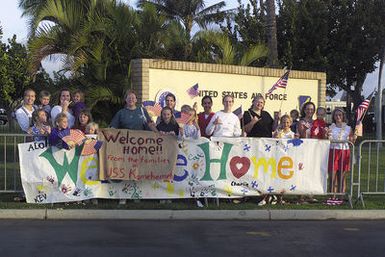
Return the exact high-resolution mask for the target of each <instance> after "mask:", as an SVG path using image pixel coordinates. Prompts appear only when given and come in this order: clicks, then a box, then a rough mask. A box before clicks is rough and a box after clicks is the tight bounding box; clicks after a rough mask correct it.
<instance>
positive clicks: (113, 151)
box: [98, 129, 178, 180]
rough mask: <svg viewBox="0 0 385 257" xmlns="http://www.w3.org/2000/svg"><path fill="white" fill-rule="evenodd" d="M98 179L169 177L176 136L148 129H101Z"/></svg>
mask: <svg viewBox="0 0 385 257" xmlns="http://www.w3.org/2000/svg"><path fill="white" fill-rule="evenodd" d="M98 137H99V140H101V141H103V146H102V149H101V150H100V155H99V156H100V177H101V179H119V180H161V179H167V180H172V177H173V175H174V169H175V163H176V157H177V149H178V147H177V141H176V138H175V136H171V135H159V134H156V133H154V132H149V131H135V130H127V129H102V130H101V131H100V132H99V134H98Z"/></svg>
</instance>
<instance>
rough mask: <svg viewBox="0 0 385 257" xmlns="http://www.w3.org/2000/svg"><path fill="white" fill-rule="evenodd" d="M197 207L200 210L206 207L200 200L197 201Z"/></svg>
mask: <svg viewBox="0 0 385 257" xmlns="http://www.w3.org/2000/svg"><path fill="white" fill-rule="evenodd" d="M197 206H198V207H199V208H203V207H204V206H203V204H202V203H201V201H199V200H197Z"/></svg>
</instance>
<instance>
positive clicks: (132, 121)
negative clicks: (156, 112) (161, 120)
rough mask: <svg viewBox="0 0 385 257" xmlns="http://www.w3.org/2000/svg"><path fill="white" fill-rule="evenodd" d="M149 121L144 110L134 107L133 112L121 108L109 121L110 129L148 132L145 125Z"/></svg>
mask: <svg viewBox="0 0 385 257" xmlns="http://www.w3.org/2000/svg"><path fill="white" fill-rule="evenodd" d="M149 121H151V118H150V116H149V115H148V113H147V111H146V109H144V108H142V107H136V109H134V110H130V109H128V108H123V109H121V110H119V111H118V112H117V113H116V114H115V116H114V118H113V119H112V121H111V124H110V127H112V128H117V129H131V130H150V128H149V127H148V125H147V123H148V122H149Z"/></svg>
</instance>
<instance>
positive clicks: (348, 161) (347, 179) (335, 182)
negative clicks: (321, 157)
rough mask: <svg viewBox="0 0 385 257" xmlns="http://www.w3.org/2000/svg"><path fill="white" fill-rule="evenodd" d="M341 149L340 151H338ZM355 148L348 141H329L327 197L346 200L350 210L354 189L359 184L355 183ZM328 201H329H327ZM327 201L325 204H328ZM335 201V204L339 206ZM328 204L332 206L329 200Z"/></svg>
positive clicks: (337, 201)
mask: <svg viewBox="0 0 385 257" xmlns="http://www.w3.org/2000/svg"><path fill="white" fill-rule="evenodd" d="M340 148H342V149H340ZM355 163H356V162H355V148H354V144H353V143H352V142H350V141H346V140H344V141H336V140H331V141H330V152H329V160H328V167H327V170H328V174H327V195H329V196H333V197H332V198H336V197H337V196H339V197H341V198H346V199H347V200H348V203H349V206H350V208H353V201H352V196H353V192H354V187H355V186H357V185H358V184H359V183H357V181H355V174H354V166H355ZM328 201H329V200H328ZM328 201H327V202H326V203H328ZM339 201H340V200H336V201H335V203H336V204H340V203H341V202H339ZM330 204H333V200H332V199H331V201H330Z"/></svg>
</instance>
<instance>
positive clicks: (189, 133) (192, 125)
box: [182, 109, 201, 139]
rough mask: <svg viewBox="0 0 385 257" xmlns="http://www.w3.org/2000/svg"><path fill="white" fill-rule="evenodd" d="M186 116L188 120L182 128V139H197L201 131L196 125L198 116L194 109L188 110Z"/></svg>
mask: <svg viewBox="0 0 385 257" xmlns="http://www.w3.org/2000/svg"><path fill="white" fill-rule="evenodd" d="M188 114H189V115H190V119H189V120H188V121H187V124H186V125H184V126H183V129H182V131H183V137H185V138H192V139H198V138H199V137H200V136H201V131H200V129H199V125H198V116H197V112H196V111H195V109H190V110H189V112H188Z"/></svg>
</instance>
